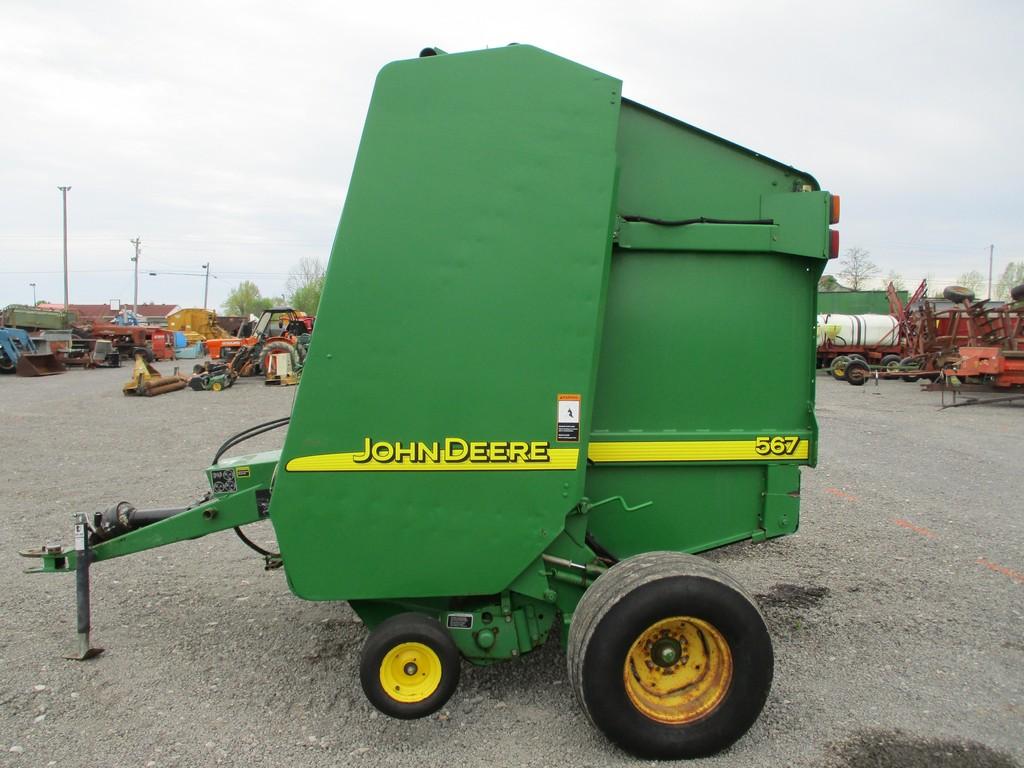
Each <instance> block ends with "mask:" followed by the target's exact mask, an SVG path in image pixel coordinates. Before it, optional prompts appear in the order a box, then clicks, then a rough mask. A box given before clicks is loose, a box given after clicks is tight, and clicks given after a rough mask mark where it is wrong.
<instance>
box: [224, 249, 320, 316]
mask: <svg viewBox="0 0 1024 768" xmlns="http://www.w3.org/2000/svg"><path fill="white" fill-rule="evenodd" d="M325 275H326V269H325V268H324V264H323V262H322V261H320V259H318V258H315V257H310V256H307V257H304V258H302V259H300V260H299V263H298V265H296V266H295V267H294V268H293V269H292V270H291V272H290V273H289V275H288V282H287V283H285V290H284V293H282V294H280V295H278V296H264V295H263V294H262V293H260V289H259V286H258V285H256V283H254V282H253V281H252V280H243V281H242V282H241V283H239V284H238V285H237V286H235V289H234V290H233V291H231V293H230V294H228V297H227V299H226V300H225V301H224V304H223V307H224V314H225V315H236V316H237V315H241V316H243V317H248V316H249V315H258V314H259V313H260V312H262V311H263V310H264V309H270V308H271V307H291V308H292V309H298V310H300V311H302V312H305V313H306V314H307V315H315V314H316V310H317V307H318V306H319V304H320V294H321V293H322V292H323V289H324V276H325Z"/></svg>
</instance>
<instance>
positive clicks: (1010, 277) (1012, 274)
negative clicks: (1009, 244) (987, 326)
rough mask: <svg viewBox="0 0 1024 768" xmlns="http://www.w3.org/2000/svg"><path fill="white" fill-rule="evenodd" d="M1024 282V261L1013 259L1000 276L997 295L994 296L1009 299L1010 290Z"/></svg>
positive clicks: (996, 290)
mask: <svg viewBox="0 0 1024 768" xmlns="http://www.w3.org/2000/svg"><path fill="white" fill-rule="evenodd" d="M1022 283H1024V261H1011V262H1010V263H1009V264H1007V265H1006V269H1004V270H1003V276H1002V277H1000V278H999V282H998V283H996V289H995V294H996V295H995V296H993V297H992V298H995V299H1005V300H1007V301H1009V299H1010V290H1011V289H1012V288H1014V286H1018V285H1020V284H1022Z"/></svg>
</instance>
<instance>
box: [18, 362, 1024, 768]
mask: <svg viewBox="0 0 1024 768" xmlns="http://www.w3.org/2000/svg"><path fill="white" fill-rule="evenodd" d="M174 365H175V363H171V362H158V363H156V366H155V367H156V368H158V369H159V371H160V372H161V373H162V374H164V375H167V374H169V373H170V372H171V371H172V369H173V367H174ZM177 365H179V366H181V365H183V364H182V363H181V362H179V363H177ZM184 365H186V366H187V363H186V364H184ZM124 377H125V371H123V370H120V371H119V370H116V369H96V370H93V371H88V372H78V373H73V375H65V376H52V377H47V378H45V379H22V378H15V377H7V378H5V379H4V380H3V381H2V382H0V384H2V390H3V395H4V431H3V443H4V446H5V462H4V464H5V468H6V472H5V473H4V479H3V481H2V494H3V498H4V499H5V514H4V515H3V516H2V518H0V541H2V542H3V543H4V551H5V556H4V557H3V558H0V579H2V583H3V585H4V610H3V611H2V612H0V765H3V766H7V765H10V766H47V765H59V766H61V767H62V768H71V767H72V766H96V765H111V766H115V765H116V766H206V765H217V764H220V763H224V764H245V765H248V766H252V767H253V768H255V767H256V766H307V765H308V766H314V765H315V766H321V765H390V766H404V765H431V766H432V765H452V766H455V765H482V764H488V765H496V766H503V765H509V766H516V765H536V766H543V765H558V766H606V765H633V764H637V760H636V759H635V758H633V757H630V756H629V755H627V754H626V753H624V752H621V751H618V750H617V749H616V748H615V747H613V746H612V745H611V744H610V743H609V742H608V741H607V740H606V739H604V738H602V736H601V734H600V733H599V732H598V731H597V730H595V729H594V728H591V727H589V725H588V723H587V722H586V715H585V714H584V713H583V711H582V710H581V708H580V707H579V706H578V705H577V703H576V701H575V699H574V697H573V694H572V691H571V688H570V685H569V684H568V679H567V674H566V667H565V661H564V658H563V656H562V653H561V651H560V650H559V648H558V639H557V637H556V636H552V637H551V638H549V640H548V643H547V645H546V646H545V647H544V648H543V649H541V650H540V651H539V652H537V653H534V654H528V655H526V656H524V657H523V658H521V659H517V660H513V661H512V662H510V663H507V664H495V665H493V666H490V667H474V666H471V665H470V664H468V663H465V662H463V665H462V680H461V684H460V687H459V690H458V691H457V692H456V694H455V695H454V697H453V698H452V699H451V700H450V701H449V702H448V703H447V704H446V705H445V706H444V709H443V710H442V711H441V712H440V713H438V714H435V715H432V716H430V717H427V718H424V719H422V720H414V721H400V720H392V719H390V718H388V717H385V716H384V715H382V714H380V713H378V712H377V710H375V709H374V708H373V706H372V705H371V704H370V703H369V702H368V701H367V700H366V697H365V696H364V695H363V692H362V690H361V689H360V682H359V670H358V665H359V653H360V649H361V648H362V645H363V643H364V641H365V638H366V635H367V630H366V629H365V628H364V626H363V625H362V623H361V622H360V620H359V619H358V618H357V617H356V615H355V614H354V613H353V611H352V610H351V609H350V608H349V607H348V606H347V604H345V603H339V602H324V603H317V602H307V601H304V600H300V599H298V598H296V597H295V596H293V595H292V594H291V593H290V592H289V589H288V586H287V584H286V583H285V578H284V573H283V571H281V570H272V571H265V570H264V569H263V562H262V560H261V559H260V558H259V557H258V556H256V555H255V554H254V553H253V552H252V551H250V550H249V549H247V548H246V547H245V546H243V544H242V543H241V542H240V541H239V540H238V539H236V538H235V536H234V535H233V534H232V533H231V532H230V531H224V532H221V533H218V534H216V535H212V536H208V537H204V538H201V539H197V540H195V541H191V542H185V543H180V544H176V545H174V546H172V547H166V548H160V549H157V550H153V551H149V552H145V553H141V554H139V555H137V556H135V557H128V558H117V559H114V560H112V561H110V562H108V563H103V564H102V567H97V568H95V569H93V572H92V578H93V588H92V596H93V642H94V643H95V644H96V645H98V646H100V647H104V648H106V649H107V650H106V653H104V654H103V655H102V656H100V657H99V658H98V659H94V660H92V661H91V662H89V663H85V664H81V663H77V662H73V661H65V660H64V659H63V656H64V655H65V654H66V653H69V652H71V651H73V641H74V632H75V603H74V596H75V577H74V575H72V574H67V575H46V576H40V575H26V574H24V573H23V572H22V569H23V567H25V566H26V565H30V564H31V563H29V562H28V561H19V560H20V559H19V558H17V557H14V552H15V550H18V549H22V548H26V547H30V546H38V545H41V544H43V543H44V542H45V541H47V540H49V539H52V538H53V537H54V536H55V535H56V534H57V533H58V532H59V534H60V535H61V536H62V537H63V539H64V543H65V544H67V543H70V538H71V528H72V513H74V512H79V511H89V512H92V511H96V510H101V509H103V508H105V507H107V506H109V505H110V504H112V503H114V502H116V501H117V500H120V499H126V500H130V501H131V502H132V503H133V504H135V505H137V506H138V507H139V508H140V509H142V508H150V507H161V506H167V505H172V504H177V503H178V502H181V503H183V504H184V503H189V502H191V501H193V500H194V499H195V498H198V497H199V496H201V494H202V493H203V492H204V491H205V490H206V481H205V476H204V474H203V470H204V469H205V468H206V467H207V466H208V465H209V463H210V460H211V458H212V457H213V454H214V452H215V451H216V449H217V447H218V446H219V445H220V444H221V442H222V441H223V440H224V438H225V437H226V436H227V435H230V434H233V433H235V432H237V431H238V430H239V429H241V428H243V427H246V426H248V425H251V424H255V423H259V422H263V421H266V420H268V419H273V418H277V417H280V416H285V415H287V414H288V413H289V411H290V409H291V406H292V400H293V397H294V394H295V391H296V388H292V387H289V388H280V387H265V386H263V383H262V381H260V380H258V379H248V380H246V379H240V380H239V381H238V382H237V383H236V385H235V386H234V387H232V388H231V389H228V390H225V391H222V392H220V393H218V394H217V395H216V396H215V397H214V396H211V395H208V394H204V393H199V392H193V391H191V390H185V391H183V392H174V393H171V394H170V395H169V396H164V397H158V398H152V399H150V398H125V397H123V396H122V395H121V392H120V389H121V384H122V382H123V380H124ZM817 388H818V392H817V414H818V420H819V423H820V428H821V433H820V454H819V460H818V461H819V464H818V468H817V469H807V468H805V469H804V470H802V472H801V475H802V478H803V487H802V505H801V507H802V515H801V517H802V520H801V526H800V530H799V532H798V533H797V534H795V535H793V536H789V537H783V538H781V539H777V540H772V541H767V542H761V543H757V544H754V543H745V544H738V545H735V546H732V547H727V548H725V549H720V550H717V551H713V552H710V553H708V554H707V557H709V558H710V559H712V560H714V561H716V562H718V563H720V564H722V565H723V566H725V567H726V568H727V570H728V571H729V572H730V574H731V575H733V576H734V577H735V578H736V579H737V580H738V581H740V582H741V583H743V584H744V585H745V586H746V587H747V589H748V590H749V591H750V592H751V593H752V594H754V595H756V597H757V600H758V602H759V604H760V606H761V609H762V611H763V612H764V614H765V617H766V619H767V622H768V628H769V630H770V632H771V635H772V638H773V641H774V646H775V658H776V669H775V680H774V684H773V687H772V691H771V695H770V698H769V700H768V703H767V706H766V707H765V710H764V713H763V715H762V716H761V718H760V719H759V720H758V721H757V722H756V723H755V724H754V725H753V727H752V728H751V730H750V731H749V732H748V733H747V735H746V736H745V737H743V738H741V739H740V740H739V741H738V742H737V743H736V744H735V745H734V746H733V747H732V748H730V749H728V750H726V751H725V752H723V753H721V754H719V755H717V756H715V757H712V758H709V759H707V760H696V761H694V762H692V763H691V764H692V765H704V764H708V765H722V766H725V765H728V766H787V765H799V766H821V765H833V766H850V767H851V768H852V767H859V766H869V765H878V764H883V763H880V762H879V759H880V756H885V758H886V759H887V760H889V761H893V760H895V762H887V763H884V764H887V765H888V764H892V765H897V764H898V765H906V766H915V765H920V766H925V765H927V766H929V767H930V768H945V767H946V766H954V765H955V766H958V768H960V767H962V766H963V767H966V766H1013V765H1016V764H1020V763H1021V762H1022V761H1024V736H1022V734H1024V672H1022V670H1024V599H1022V598H1024V573H1022V572H1021V565H1020V564H1021V563H1022V562H1024V520H1022V517H1024V516H1022V514H1021V499H1022V498H1024V473H1022V471H1021V466H1022V463H1021V454H1020V445H1021V440H1022V438H1024V418H1022V416H1024V403H1016V404H1000V405H990V406H975V407H970V408H957V409H949V410H945V411H940V410H938V405H939V394H938V393H926V392H922V391H920V388H919V385H918V384H910V383H905V382H899V381H882V382H880V383H879V385H878V386H876V385H875V382H873V381H871V382H868V384H867V385H866V386H863V387H851V386H848V385H847V384H846V383H845V382H843V381H836V380H833V379H832V378H831V377H829V376H828V375H827V373H826V372H824V371H821V372H819V373H818V378H817ZM283 438H284V432H276V433H275V432H272V433H270V434H268V435H263V436H261V437H259V438H257V439H256V440H254V441H253V442H251V443H249V444H247V445H246V447H245V451H246V452H249V451H255V450H263V449H267V448H276V447H279V446H280V443H281V441H282V439H283ZM27 467H32V468H33V469H32V470H31V471H29V470H27V469H25V468H27ZM260 529H262V530H260ZM248 530H250V531H252V530H254V529H253V528H250V529H248ZM261 536H262V539H261ZM271 536H272V531H271V529H270V525H269V523H266V522H264V523H260V524H258V525H257V526H256V528H255V532H254V533H253V537H254V538H255V539H256V540H257V541H258V542H262V543H268V542H270V541H271V540H272V539H271ZM423 554H424V560H425V562H429V558H430V553H429V552H424V553H423ZM380 567H381V568H382V569H386V568H388V567H389V564H388V563H386V562H382V563H381V564H380Z"/></svg>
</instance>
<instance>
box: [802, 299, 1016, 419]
mask: <svg viewBox="0 0 1024 768" xmlns="http://www.w3.org/2000/svg"><path fill="white" fill-rule="evenodd" d="M891 288H892V286H891V285H890V289H891ZM924 292H925V283H924V282H922V283H921V285H920V286H919V287H918V290H917V291H916V292H915V293H914V296H913V298H911V300H910V301H908V302H907V304H906V305H903V304H902V302H900V300H899V297H898V296H896V295H895V291H892V290H890V303H891V306H892V315H891V318H892V334H891V337H890V338H889V339H887V341H888V342H889V344H890V346H891V349H890V348H889V347H886V348H885V351H887V352H888V354H881V355H880V354H879V349H877V348H876V349H874V350H872V351H870V352H868V351H867V350H859V351H850V350H848V349H845V348H842V351H843V352H844V354H839V355H836V356H834V357H832V358H831V362H830V364H829V370H830V372H831V373H832V375H833V376H834V377H835V378H837V379H844V380H846V381H847V382H849V383H850V384H853V385H854V386H860V385H863V384H864V383H865V382H866V381H867V380H868V379H869V378H872V377H874V378H876V379H880V378H899V379H902V380H903V381H911V382H913V381H917V380H918V379H927V380H928V381H929V383H928V384H927V385H925V387H924V388H925V389H926V390H930V391H942V392H953V393H954V394H957V393H963V392H1004V393H1005V392H1009V391H1010V390H1012V389H1013V388H1015V387H1024V285H1019V286H1017V287H1015V288H1014V289H1013V290H1012V291H1011V292H1010V293H1011V297H1010V298H1011V300H1010V301H1009V302H1008V303H1006V304H1002V305H995V306H993V305H992V303H991V302H990V301H989V300H987V299H985V300H981V301H978V300H976V299H975V298H974V294H973V292H971V291H970V290H968V289H966V288H962V287H960V286H950V287H948V288H946V289H945V290H944V291H943V297H944V298H945V299H946V300H947V301H948V302H950V303H951V306H949V307H948V308H942V309H940V308H938V306H937V303H936V302H935V301H934V300H928V299H923V298H922V297H923V295H924ZM819 335H820V336H822V337H823V343H821V344H819V359H820V358H821V356H822V354H823V350H824V354H825V355H828V354H829V353H830V352H834V351H835V350H836V349H839V348H840V347H839V346H838V345H837V344H836V339H837V336H838V334H836V333H833V332H832V331H831V329H830V328H828V327H826V329H825V330H823V331H819ZM839 340H840V341H842V339H841V338H840V339H839ZM1018 397H1020V396H1019V395H1011V396H1010V398H1009V399H1018ZM1001 399H1002V400H1006V399H1008V398H1001ZM978 401H979V400H978V398H969V402H978ZM961 404H967V403H966V402H965V403H961Z"/></svg>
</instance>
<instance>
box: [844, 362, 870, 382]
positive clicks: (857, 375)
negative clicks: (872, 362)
mask: <svg viewBox="0 0 1024 768" xmlns="http://www.w3.org/2000/svg"><path fill="white" fill-rule="evenodd" d="M869 378H871V368H870V367H869V366H868V364H867V363H865V362H863V361H861V360H851V361H850V364H849V365H848V366H846V381H847V383H848V384H852V385H853V386H855V387H863V386H864V384H865V383H866V382H867V380H868V379H869Z"/></svg>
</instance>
